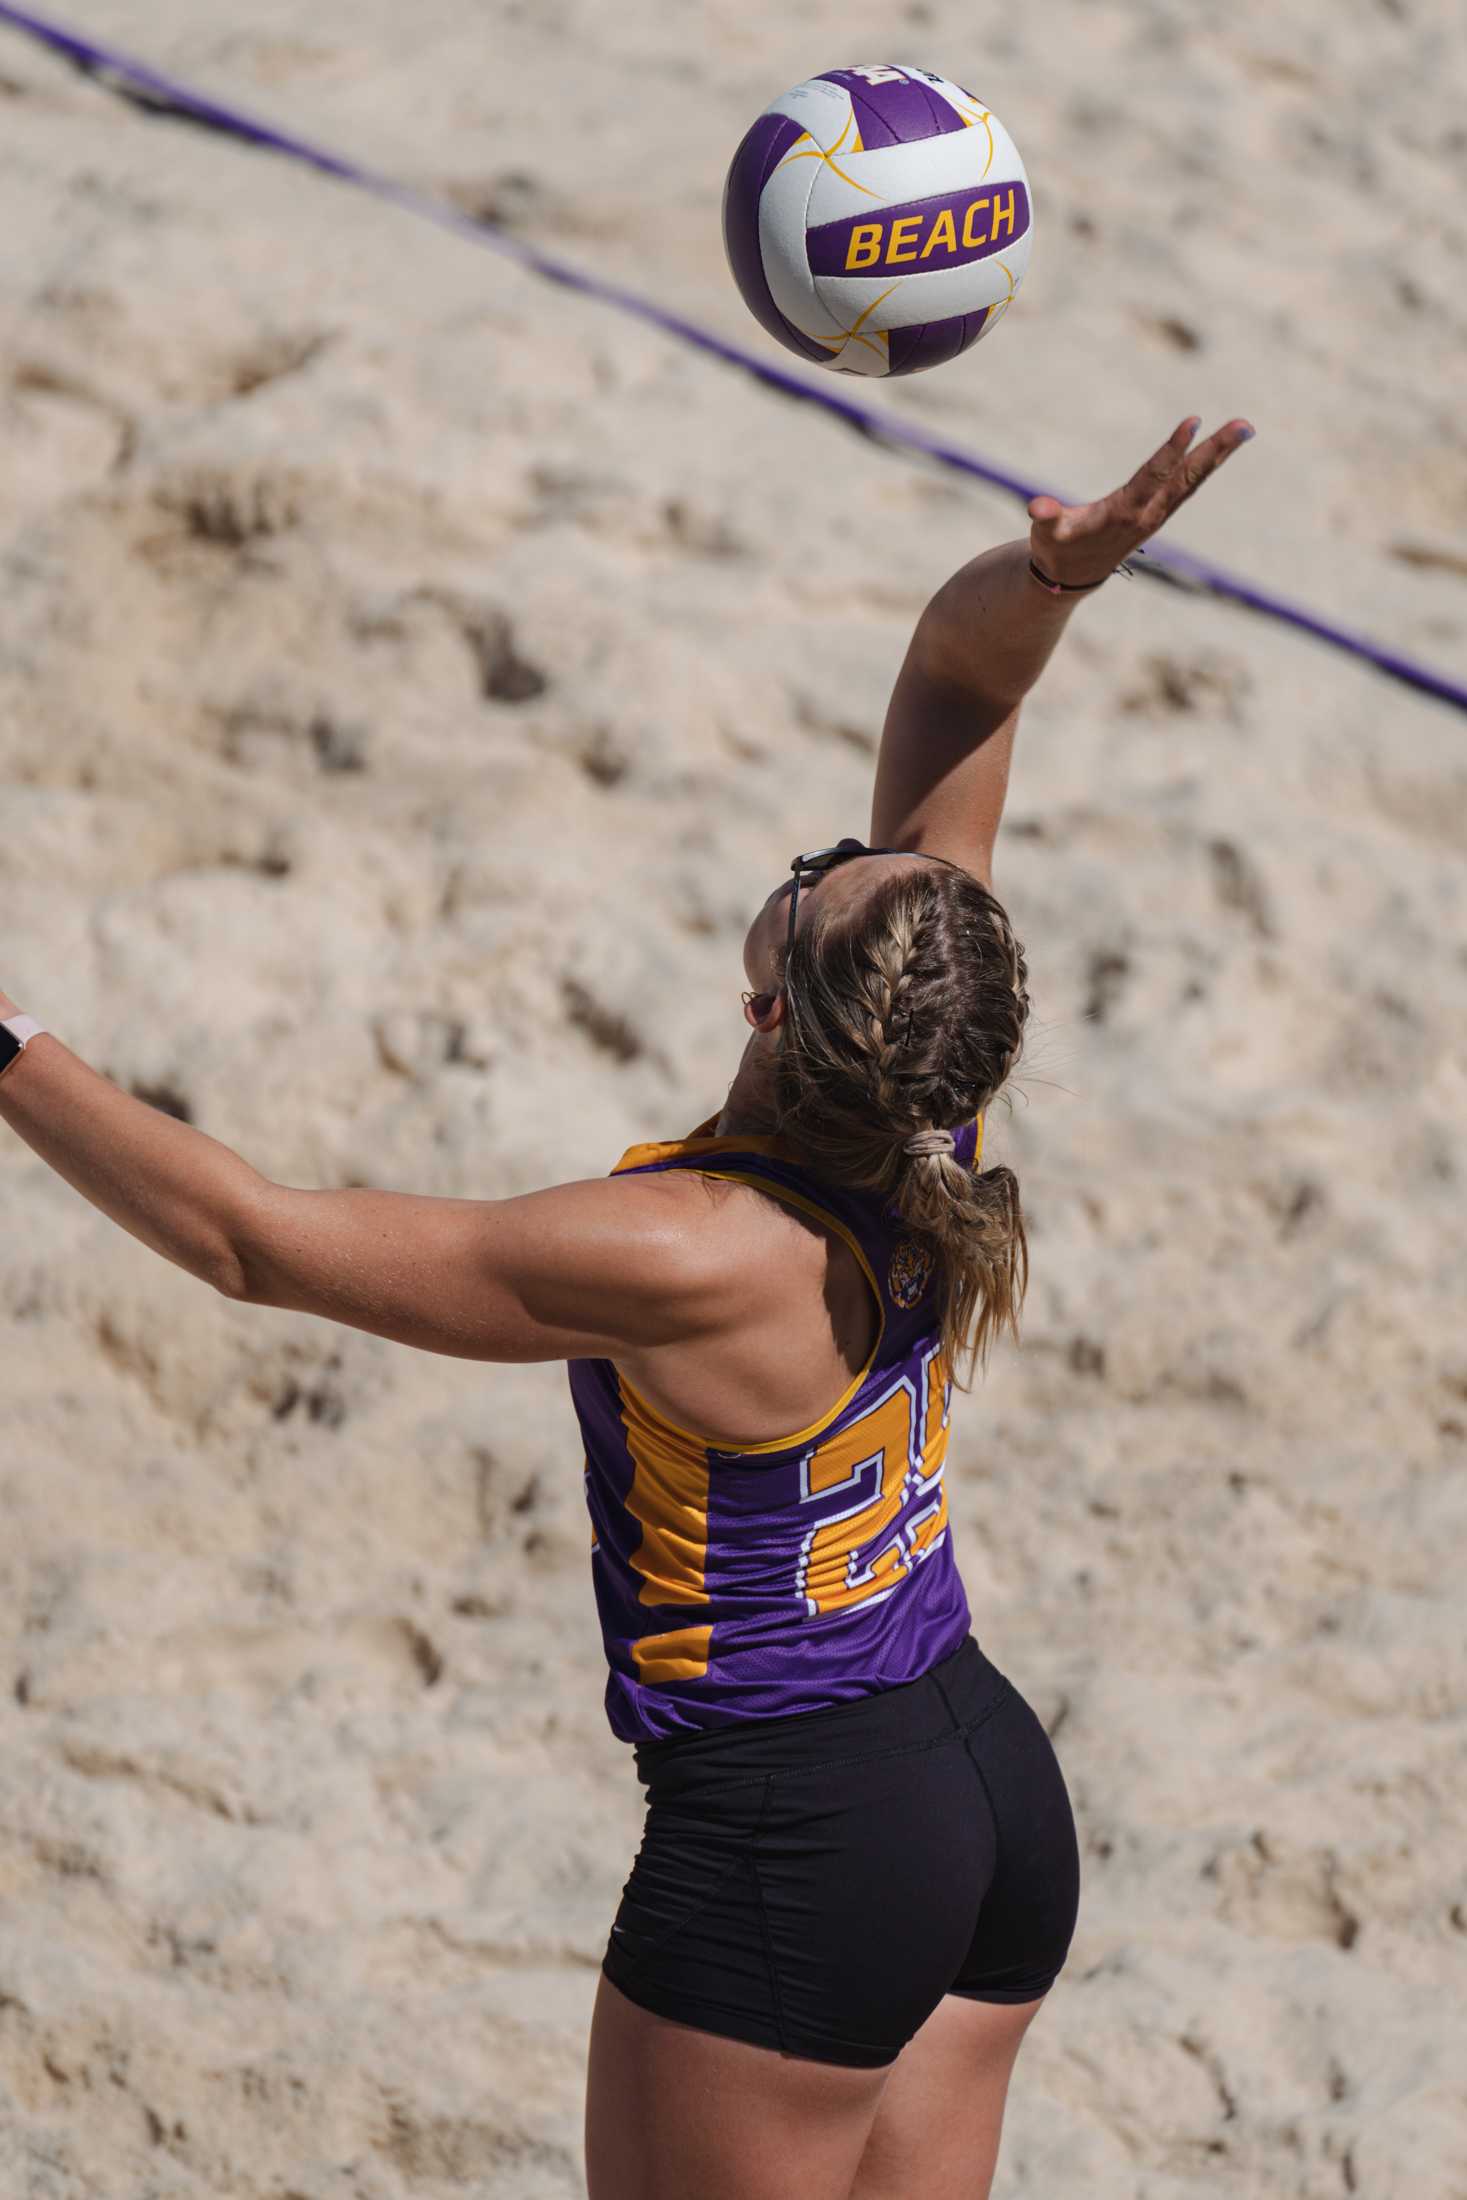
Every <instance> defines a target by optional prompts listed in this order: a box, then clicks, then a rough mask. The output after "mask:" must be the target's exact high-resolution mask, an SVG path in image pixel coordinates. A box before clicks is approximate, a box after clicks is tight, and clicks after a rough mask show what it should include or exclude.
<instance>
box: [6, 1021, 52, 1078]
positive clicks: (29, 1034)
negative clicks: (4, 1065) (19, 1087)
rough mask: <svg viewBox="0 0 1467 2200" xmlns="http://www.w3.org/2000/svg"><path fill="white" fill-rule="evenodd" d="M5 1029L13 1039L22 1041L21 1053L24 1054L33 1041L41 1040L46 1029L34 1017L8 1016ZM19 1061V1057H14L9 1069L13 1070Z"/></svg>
mask: <svg viewBox="0 0 1467 2200" xmlns="http://www.w3.org/2000/svg"><path fill="white" fill-rule="evenodd" d="M3 1028H4V1029H5V1030H6V1031H8V1032H9V1033H10V1036H11V1037H12V1039H18V1040H19V1041H20V1052H21V1054H24V1052H25V1050H26V1048H27V1046H28V1045H29V1044H30V1042H31V1040H32V1039H39V1038H40V1036H41V1034H42V1032H43V1031H44V1030H45V1028H46V1027H45V1025H44V1024H38V1023H37V1022H36V1019H35V1017H34V1016H7V1017H6V1018H5V1019H4V1023H3ZM19 1059H20V1056H19V1055H13V1056H12V1057H11V1060H10V1064H9V1067H11V1068H12V1069H13V1068H14V1067H15V1064H16V1062H17V1061H18V1060H19Z"/></svg>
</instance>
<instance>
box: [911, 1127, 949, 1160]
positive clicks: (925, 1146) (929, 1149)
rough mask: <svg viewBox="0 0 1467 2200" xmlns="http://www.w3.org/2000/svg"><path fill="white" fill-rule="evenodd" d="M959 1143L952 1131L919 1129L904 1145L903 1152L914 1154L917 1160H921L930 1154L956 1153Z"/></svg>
mask: <svg viewBox="0 0 1467 2200" xmlns="http://www.w3.org/2000/svg"><path fill="white" fill-rule="evenodd" d="M957 1143H958V1142H957V1140H956V1139H955V1138H954V1137H953V1134H952V1132H951V1131H938V1130H931V1131H918V1132H916V1133H915V1135H914V1136H913V1137H911V1138H909V1139H907V1141H906V1142H905V1144H904V1145H903V1147H902V1152H903V1153H909V1154H912V1155H914V1156H915V1157H916V1159H917V1160H919V1161H921V1160H925V1158H926V1157H927V1155H928V1154H953V1153H956V1151H957Z"/></svg>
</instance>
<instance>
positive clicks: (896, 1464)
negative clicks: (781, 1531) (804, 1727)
mask: <svg viewBox="0 0 1467 2200" xmlns="http://www.w3.org/2000/svg"><path fill="white" fill-rule="evenodd" d="M951 1395H952V1388H951V1385H950V1383H949V1382H948V1380H947V1372H946V1368H945V1365H944V1362H943V1360H942V1357H941V1352H940V1348H939V1347H938V1346H937V1345H934V1346H933V1348H932V1350H931V1351H930V1352H928V1353H926V1354H925V1355H924V1357H923V1360H922V1364H921V1367H920V1369H919V1370H918V1374H917V1380H916V1381H915V1382H913V1380H912V1378H911V1377H910V1376H909V1375H903V1376H901V1377H899V1379H898V1380H897V1381H896V1382H895V1383H893V1385H892V1387H891V1389H890V1390H888V1391H887V1392H886V1394H885V1396H884V1397H882V1398H880V1399H878V1401H877V1402H876V1404H875V1405H874V1406H872V1407H870V1408H869V1410H868V1411H867V1412H865V1413H863V1414H862V1416H861V1418H860V1420H859V1421H854V1422H852V1424H851V1426H850V1427H849V1428H848V1429H844V1430H842V1432H841V1434H840V1435H839V1436H837V1437H835V1438H834V1439H833V1440H832V1441H830V1442H829V1443H825V1444H821V1445H820V1446H818V1448H817V1449H816V1450H814V1451H812V1452H811V1453H810V1454H809V1455H808V1456H807V1457H806V1458H805V1459H803V1460H802V1461H801V1463H800V1502H801V1504H803V1505H811V1506H815V1505H818V1506H819V1507H820V1508H821V1511H820V1517H819V1519H817V1520H816V1522H815V1524H814V1525H813V1526H812V1527H811V1528H810V1530H809V1532H808V1534H807V1535H806V1536H805V1537H804V1539H803V1541H802V1542H801V1545H800V1557H799V1563H798V1567H797V1570H796V1580H795V1587H796V1591H797V1593H798V1594H799V1595H800V1596H802V1597H803V1598H804V1600H805V1610H806V1612H807V1613H808V1614H809V1616H810V1618H811V1619H820V1618H823V1617H824V1616H825V1615H826V1614H827V1613H830V1612H844V1611H848V1610H849V1609H850V1608H851V1606H852V1605H856V1604H877V1603H879V1602H880V1601H881V1599H882V1598H883V1597H889V1596H890V1595H891V1593H892V1591H893V1590H894V1589H896V1588H899V1587H900V1585H901V1583H902V1582H903V1581H905V1580H906V1578H907V1576H908V1575H909V1574H911V1573H912V1572H914V1571H915V1569H916V1568H917V1567H918V1566H919V1565H920V1564H921V1563H922V1561H923V1559H925V1558H930V1557H931V1556H932V1554H933V1552H934V1551H935V1550H937V1549H938V1547H939V1546H940V1544H941V1543H942V1541H943V1538H944V1537H945V1535H946V1534H947V1490H946V1488H945V1487H944V1484H943V1479H942V1470H943V1462H944V1460H945V1459H946V1457H947V1422H948V1404H949V1400H950V1398H951Z"/></svg>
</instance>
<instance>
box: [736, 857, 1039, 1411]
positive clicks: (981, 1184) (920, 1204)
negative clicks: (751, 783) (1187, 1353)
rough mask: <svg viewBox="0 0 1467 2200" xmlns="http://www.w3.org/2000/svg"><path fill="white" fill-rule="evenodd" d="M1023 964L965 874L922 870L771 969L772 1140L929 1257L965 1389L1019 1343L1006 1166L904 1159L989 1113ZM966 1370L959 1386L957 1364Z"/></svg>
mask: <svg viewBox="0 0 1467 2200" xmlns="http://www.w3.org/2000/svg"><path fill="white" fill-rule="evenodd" d="M1027 975H1028V972H1027V967H1026V965H1025V961H1024V951H1023V949H1022V948H1021V947H1020V945H1019V943H1018V941H1017V940H1016V939H1015V938H1014V934H1013V930H1012V927H1011V926H1010V924H1009V920H1008V917H1007V916H1006V915H1005V913H1004V910H1003V908H1002V907H1001V905H1000V904H999V903H998V902H997V901H996V900H995V899H994V897H993V895H992V894H990V893H989V892H988V890H987V888H986V887H983V886H981V885H980V884H979V883H978V881H977V880H976V879H975V878H973V877H971V876H970V874H969V873H968V872H966V871H961V870H958V869H957V868H955V867H949V866H947V865H939V864H935V863H934V864H923V865H922V866H921V868H920V869H914V870H911V871H903V872H900V873H898V874H897V875H896V876H895V877H892V878H888V879H885V880H883V881H882V882H881V883H880V884H879V885H878V886H877V887H876V888H875V889H874V891H873V892H872V893H871V894H870V896H869V897H868V898H867V899H866V900H864V901H862V902H860V903H858V904H857V905H856V906H855V908H854V909H851V908H849V907H848V908H847V909H845V910H837V911H835V912H834V913H833V914H832V915H831V916H830V917H829V918H828V919H823V918H822V914H821V912H820V911H819V909H818V906H817V908H816V909H815V910H814V911H812V913H811V920H810V921H809V922H808V923H807V924H805V925H803V926H802V927H801V928H800V930H799V932H798V933H797V934H796V936H795V942H794V946H793V948H792V950H791V952H790V956H789V961H788V964H787V966H786V968H785V971H784V987H785V1014H784V1023H783V1026H782V1040H781V1046H780V1051H779V1057H778V1066H777V1069H776V1076H775V1104H776V1111H777V1130H778V1134H779V1136H780V1137H782V1138H785V1139H788V1140H789V1141H791V1142H792V1143H794V1144H795V1145H797V1146H798V1147H799V1148H800V1150H801V1151H802V1152H803V1153H804V1154H805V1155H806V1156H808V1158H809V1161H810V1163H811V1166H812V1167H813V1168H814V1169H815V1170H816V1171H817V1172H818V1173H820V1174H822V1175H825V1176H829V1177H831V1178H833V1179H834V1180H836V1181H837V1182H839V1183H841V1184H846V1185H849V1186H851V1187H852V1188H854V1189H856V1190H861V1191H871V1192H881V1193H884V1194H885V1195H886V1196H887V1198H888V1200H889V1201H890V1203H891V1205H892V1206H893V1207H894V1209H895V1211H896V1213H897V1214H898V1215H899V1216H900V1217H901V1219H902V1221H903V1222H904V1223H905V1224H906V1225H907V1227H908V1229H910V1230H911V1231H913V1232H914V1233H915V1234H916V1235H917V1236H918V1237H919V1238H920V1239H922V1240H923V1241H925V1243H926V1244H927V1245H928V1246H929V1247H930V1248H931V1249H932V1251H933V1253H934V1255H935V1257H936V1260H937V1264H938V1271H939V1274H940V1277H941V1310H940V1316H939V1320H940V1327H941V1334H942V1348H943V1355H944V1357H945V1359H946V1360H947V1363H948V1368H949V1371H950V1373H951V1375H952V1378H953V1380H954V1382H956V1383H958V1384H959V1387H960V1388H966V1387H967V1383H968V1382H969V1381H971V1379H972V1375H973V1372H974V1369H975V1368H976V1367H977V1366H978V1365H979V1364H980V1363H981V1362H983V1361H984V1360H986V1358H987V1356H988V1349H989V1346H990V1344H991V1342H992V1340H993V1337H994V1334H995V1332H996V1331H998V1330H1000V1329H1004V1328H1007V1329H1009V1330H1011V1331H1012V1332H1013V1334H1014V1335H1015V1336H1016V1337H1017V1335H1018V1331H1019V1309H1020V1307H1021V1305H1022V1304H1023V1299H1024V1292H1025V1288H1026V1286H1027V1283H1028V1276H1029V1251H1028V1243H1027V1240H1026V1238H1025V1234H1024V1218H1023V1212H1022V1210H1021V1208H1020V1205H1019V1183H1018V1179H1017V1177H1016V1176H1015V1175H1014V1173H1013V1171H1012V1169H1004V1168H995V1169H984V1170H983V1171H982V1172H981V1173H980V1172H977V1171H975V1170H972V1169H969V1168H967V1167H965V1166H964V1164H963V1163H962V1162H960V1161H959V1160H958V1159H957V1158H956V1156H955V1155H954V1154H953V1153H951V1152H941V1151H929V1152H926V1153H918V1154H909V1153H907V1152H906V1151H904V1148H905V1144H906V1141H907V1140H908V1139H909V1138H911V1137H913V1136H914V1135H915V1134H916V1133H918V1132H920V1131H925V1130H930V1129H934V1128H936V1129H939V1130H956V1129H957V1128H958V1127H960V1126H961V1125H962V1124H964V1123H967V1122H971V1120H972V1119H973V1117H974V1116H975V1115H977V1114H978V1113H980V1112H981V1111H982V1110H983V1109H985V1108H987V1107H988V1106H989V1105H990V1104H991V1102H992V1101H993V1099H994V1098H995V1096H996V1095H997V1094H998V1093H999V1091H1000V1090H1001V1089H1002V1087H1003V1085H1004V1083H1005V1082H1006V1080H1007V1078H1008V1076H1009V1073H1010V1071H1011V1070H1012V1069H1013V1067H1014V1064H1015V1063H1016V1062H1017V1060H1018V1058H1019V1052H1020V1049H1021V1047H1022V1044H1023V1036H1024V1024H1025V1021H1026V1019H1027V1017H1028V1014H1029V996H1028V993H1027V991H1026V990H1025V983H1026V979H1027ZM965 1358H966V1363H967V1364H966V1367H964V1368H963V1369H962V1372H961V1374H960V1372H959V1369H960V1362H961V1361H962V1360H964V1359H965Z"/></svg>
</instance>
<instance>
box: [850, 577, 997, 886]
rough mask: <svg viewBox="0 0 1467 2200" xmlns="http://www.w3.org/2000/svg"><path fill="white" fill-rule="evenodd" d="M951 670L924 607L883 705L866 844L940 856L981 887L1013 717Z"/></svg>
mask: <svg viewBox="0 0 1467 2200" xmlns="http://www.w3.org/2000/svg"><path fill="white" fill-rule="evenodd" d="M959 663H960V660H959V658H958V656H957V655H956V653H955V652H953V651H952V650H951V649H950V648H949V647H948V646H946V640H945V636H944V633H943V629H942V624H941V620H940V618H939V617H938V616H937V615H936V613H935V612H934V611H933V610H932V609H930V608H929V610H928V611H926V612H924V613H923V615H922V617H921V619H920V620H919V621H918V623H917V630H916V632H915V633H914V634H913V636H912V640H911V645H910V647H909V648H908V650H907V655H906V660H905V662H904V663H903V665H902V669H901V672H900V673H899V674H898V676H897V683H896V686H895V687H894V688H893V690H892V696H891V702H890V703H889V704H888V706H887V712H886V724H885V726H884V727H883V729H882V735H881V754H880V756H879V758H878V760H877V766H876V790H875V794H874V796H873V798H872V805H871V836H870V837H871V845H872V846H873V847H875V848H915V849H920V850H921V851H922V852H923V853H924V854H928V855H937V856H946V857H947V859H948V861H949V862H951V863H960V864H962V866H963V867H964V869H965V870H968V871H971V872H973V874H974V875H975V877H977V878H979V879H981V880H982V881H983V882H984V884H985V885H987V884H988V883H989V882H990V877H991V871H992V864H993V844H994V840H995V839H996V837H997V834H998V824H999V819H1000V817H1001V816H1002V815H1003V805H1004V796H1005V794H1006V793H1007V791H1008V783H1009V760H1010V758H1011V756H1012V754H1013V746H1014V729H1015V728H1016V726H1017V725H1018V722H1019V708H1018V705H1017V704H1016V703H1012V702H1003V703H999V702H992V703H990V702H987V701H985V699H984V698H983V696H982V695H981V694H979V693H977V692H976V691H975V690H974V688H973V685H972V682H971V679H970V678H964V677H963V676H962V675H961V674H960V671H959V669H958V668H959Z"/></svg>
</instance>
